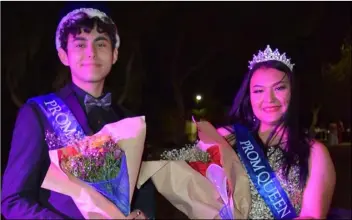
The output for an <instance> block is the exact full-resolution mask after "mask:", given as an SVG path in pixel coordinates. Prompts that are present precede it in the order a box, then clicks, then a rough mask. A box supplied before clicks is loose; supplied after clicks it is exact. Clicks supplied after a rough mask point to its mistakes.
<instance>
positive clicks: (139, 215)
mask: <svg viewBox="0 0 352 220" xmlns="http://www.w3.org/2000/svg"><path fill="white" fill-rule="evenodd" d="M126 219H148V218H147V217H146V216H145V215H144V213H143V212H142V211H140V210H134V211H133V212H131V214H130V215H129V216H127V218H126Z"/></svg>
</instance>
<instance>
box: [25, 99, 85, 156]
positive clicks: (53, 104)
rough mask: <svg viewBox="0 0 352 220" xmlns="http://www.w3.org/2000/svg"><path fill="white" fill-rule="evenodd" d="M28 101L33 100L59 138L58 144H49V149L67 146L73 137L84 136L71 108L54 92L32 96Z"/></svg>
mask: <svg viewBox="0 0 352 220" xmlns="http://www.w3.org/2000/svg"><path fill="white" fill-rule="evenodd" d="M28 102H35V103H36V104H37V105H38V106H39V107H40V108H41V110H42V112H43V113H44V115H45V117H46V118H47V119H48V121H49V123H50V124H51V126H52V128H53V130H54V133H55V134H56V136H57V137H59V138H60V144H59V145H58V144H54V145H51V144H50V143H48V145H49V150H55V149H58V148H61V147H64V146H67V145H68V144H69V143H70V141H71V140H73V139H76V140H77V139H81V138H83V137H84V136H85V134H84V131H83V129H82V127H81V125H80V124H79V123H78V121H77V119H76V118H75V116H74V115H73V114H72V112H71V110H70V109H69V108H68V107H67V106H66V104H65V103H64V102H63V101H62V100H61V99H60V98H59V97H58V96H57V95H55V94H54V93H51V94H48V95H44V96H38V97H34V98H32V99H29V100H28Z"/></svg>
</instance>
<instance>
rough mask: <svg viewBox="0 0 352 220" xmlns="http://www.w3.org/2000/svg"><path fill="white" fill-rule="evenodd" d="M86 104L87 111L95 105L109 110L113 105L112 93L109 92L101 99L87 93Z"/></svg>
mask: <svg viewBox="0 0 352 220" xmlns="http://www.w3.org/2000/svg"><path fill="white" fill-rule="evenodd" d="M84 105H85V106H86V112H87V113H89V112H90V110H91V109H92V108H93V107H95V106H97V107H101V108H103V109H105V110H108V109H109V108H110V106H111V93H107V94H106V95H105V96H104V97H103V98H101V99H96V98H94V97H93V96H91V95H88V94H87V95H86V96H85V97H84Z"/></svg>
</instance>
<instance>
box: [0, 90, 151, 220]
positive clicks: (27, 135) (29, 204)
mask: <svg viewBox="0 0 352 220" xmlns="http://www.w3.org/2000/svg"><path fill="white" fill-rule="evenodd" d="M57 95H58V96H59V97H60V98H61V99H62V100H63V101H64V102H65V103H66V105H67V106H68V107H69V108H70V110H71V111H72V113H73V114H74V116H75V117H76V119H77V121H78V122H79V123H80V125H81V127H82V128H83V130H84V132H85V133H86V134H88V135H91V134H92V131H91V129H90V128H89V125H88V120H87V117H86V114H85V112H84V110H83V109H82V107H81V106H80V105H79V102H78V100H77V98H76V96H75V95H74V93H73V90H72V89H71V87H70V85H68V86H66V87H64V88H63V89H61V90H60V91H59V92H58V93H57ZM114 110H115V108H114ZM115 112H116V111H115ZM122 114H123V111H122V110H121V109H119V110H118V112H117V114H116V115H119V118H117V119H116V120H120V119H122V118H124V117H127V116H128V115H122ZM45 130H49V131H52V128H51V126H50V125H49V123H48V122H47V119H46V118H45V116H44V115H43V114H42V112H41V110H40V109H39V107H38V106H37V105H36V104H34V103H26V104H25V105H24V106H23V107H22V108H21V109H20V111H19V114H18V116H17V120H16V124H15V129H14V132H13V137H12V143H11V150H10V155H9V159H8V165H7V168H6V170H5V173H4V176H3V187H2V195H1V208H2V215H3V216H4V217H5V218H7V219H13V218H26V219H66V218H67V219H83V216H82V215H81V213H80V211H79V210H78V208H77V206H76V205H75V203H74V202H73V200H72V199H71V197H69V196H66V195H63V194H60V193H56V192H53V191H49V190H46V189H43V188H41V187H40V186H41V184H42V182H43V180H44V178H45V175H46V172H47V170H48V168H49V165H50V158H49V154H48V146H47V144H46V142H45V139H44V131H45ZM154 198H155V187H154V185H153V184H152V182H151V181H148V182H147V183H146V184H144V185H143V186H142V188H141V189H140V190H137V191H136V192H135V195H134V198H133V200H132V209H140V210H142V211H143V212H144V213H145V214H146V215H147V216H148V217H150V218H154V217H155V199H154Z"/></svg>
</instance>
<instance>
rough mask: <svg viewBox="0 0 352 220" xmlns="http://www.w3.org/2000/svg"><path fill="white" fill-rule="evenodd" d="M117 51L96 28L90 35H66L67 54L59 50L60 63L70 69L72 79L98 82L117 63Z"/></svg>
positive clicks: (83, 33)
mask: <svg viewBox="0 0 352 220" xmlns="http://www.w3.org/2000/svg"><path fill="white" fill-rule="evenodd" d="M117 54H118V51H117V49H116V48H114V49H112V43H111V40H110V38H109V36H108V35H107V34H106V33H99V32H97V30H96V27H94V29H92V31H91V32H90V33H85V32H84V31H83V30H82V31H81V33H80V34H79V35H76V36H74V35H72V34H69V35H68V41H67V52H65V51H64V50H63V49H60V50H59V57H60V60H61V62H62V63H63V64H64V65H66V66H69V67H70V69H71V74H72V79H73V80H74V81H80V82H82V83H95V82H100V81H102V80H104V79H105V78H106V76H107V75H108V74H109V72H110V70H111V66H112V65H113V64H114V63H115V62H116V61H117Z"/></svg>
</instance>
